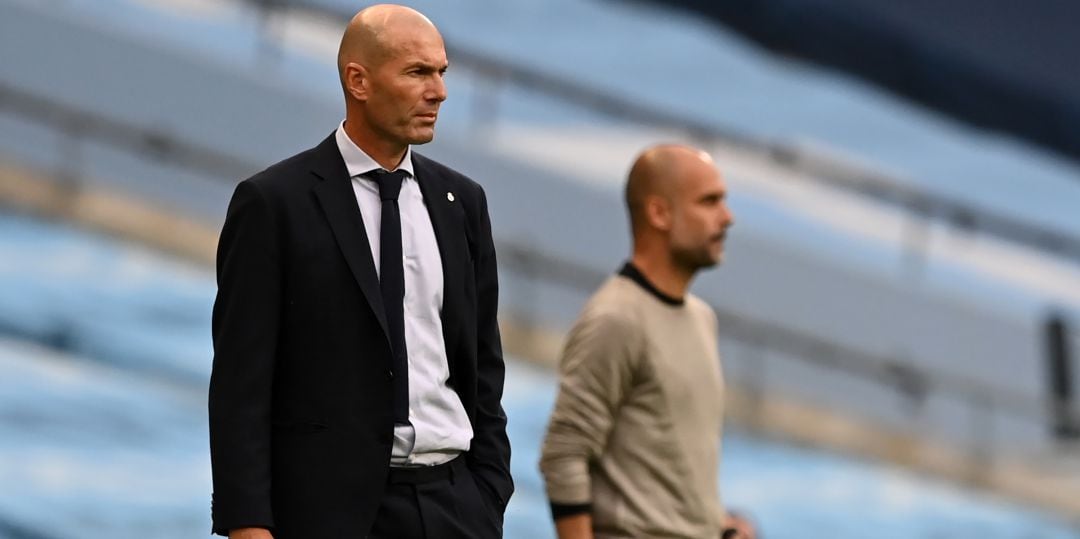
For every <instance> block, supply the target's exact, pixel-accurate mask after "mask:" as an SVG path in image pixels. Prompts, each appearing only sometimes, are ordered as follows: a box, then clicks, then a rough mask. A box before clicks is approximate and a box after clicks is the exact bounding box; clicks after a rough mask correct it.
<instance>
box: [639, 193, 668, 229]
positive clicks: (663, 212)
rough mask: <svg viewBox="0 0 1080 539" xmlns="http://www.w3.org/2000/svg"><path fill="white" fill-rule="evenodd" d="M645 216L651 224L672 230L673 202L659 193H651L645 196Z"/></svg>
mask: <svg viewBox="0 0 1080 539" xmlns="http://www.w3.org/2000/svg"><path fill="white" fill-rule="evenodd" d="M645 218H646V219H648V220H649V224H650V225H651V226H652V227H653V228H656V229H658V230H663V231H665V232H666V231H668V230H671V204H670V203H669V202H668V200H667V199H666V198H664V197H662V196H659V195H650V196H648V197H646V198H645Z"/></svg>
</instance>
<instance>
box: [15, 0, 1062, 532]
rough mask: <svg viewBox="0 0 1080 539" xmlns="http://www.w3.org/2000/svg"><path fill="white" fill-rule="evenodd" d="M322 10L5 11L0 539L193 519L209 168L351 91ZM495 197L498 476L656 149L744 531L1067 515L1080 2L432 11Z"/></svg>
mask: <svg viewBox="0 0 1080 539" xmlns="http://www.w3.org/2000/svg"><path fill="white" fill-rule="evenodd" d="M365 5H366V4H365V3H361V2H353V1H346V0H261V1H256V0H249V1H244V0H0V537H6V538H13V539H42V538H47V539H54V538H96V537H110V538H126V537H154V538H174V537H175V538H189V537H205V536H208V535H209V529H210V522H209V507H210V470H209V457H208V448H207V429H206V387H207V382H208V379H209V372H210V365H211V358H212V350H211V343H210V328H209V322H210V309H211V305H212V302H213V298H214V293H215V289H216V288H215V282H214V273H213V254H214V248H215V245H216V241H217V234H218V231H219V229H220V226H221V223H222V221H223V219H224V215H225V207H226V205H227V203H228V200H229V196H230V194H231V192H232V188H233V186H234V185H235V184H236V182H238V181H239V180H241V179H243V178H245V177H247V176H249V175H251V174H252V173H254V172H256V171H258V170H260V169H262V168H263V167H265V166H267V165H269V164H270V163H273V162H275V161H277V160H279V159H282V158H285V157H287V156H289V155H292V154H294V153H296V152H298V151H301V150H303V149H306V148H309V147H311V146H313V145H314V144H315V143H317V142H318V141H319V140H321V139H322V138H323V137H325V136H326V135H327V134H329V133H330V132H331V131H332V130H333V129H334V128H335V127H336V125H337V123H338V122H340V120H341V118H342V117H343V106H342V104H341V97H340V89H339V86H338V81H337V74H336V69H335V66H334V58H335V55H336V50H337V44H338V40H339V38H340V35H341V31H342V29H343V27H344V23H345V21H346V20H347V18H348V17H350V16H351V15H352V14H353V13H355V12H356V11H357V10H359V9H360V8H362V7H364V6H365ZM409 5H411V6H413V7H415V8H417V9H419V10H421V11H423V12H424V13H426V14H427V15H429V16H430V17H431V18H432V20H433V21H434V22H435V23H436V24H437V25H438V26H439V27H440V28H441V30H442V31H443V34H444V36H445V37H446V41H447V46H448V52H449V56H450V62H451V69H450V74H449V75H448V85H449V91H450V99H449V100H448V101H447V102H446V103H445V104H444V106H443V108H442V114H441V117H440V122H439V129H438V135H437V137H436V141H435V142H434V143H432V144H430V145H429V146H425V147H424V148H422V152H423V153H425V154H427V155H430V156H432V157H434V158H436V159H439V160H442V161H444V162H446V163H447V164H449V165H451V166H453V167H454V168H457V169H458V170H460V171H462V172H464V173H466V174H468V175H470V176H472V177H473V178H475V179H476V180H478V181H479V182H481V183H482V184H483V185H484V187H485V188H486V190H487V192H488V197H489V200H490V207H491V214H492V220H493V225H494V234H495V239H496V243H497V248H498V253H499V259H500V260H499V263H500V277H501V281H502V299H501V309H500V317H501V324H502V327H503V332H504V333H503V335H504V341H505V347H506V350H507V354H508V361H507V363H508V365H507V367H508V378H507V382H506V397H505V400H504V404H505V406H506V409H507V413H508V416H509V418H510V426H509V429H510V435H511V438H512V441H513V447H514V457H513V471H514V475H515V478H516V480H517V485H518V491H517V493H516V494H515V496H514V498H513V500H512V501H511V503H510V506H509V509H508V513H507V516H506V536H507V537H508V538H512V539H516V538H551V537H553V536H554V535H553V528H552V525H551V521H550V517H549V514H548V508H547V504H546V500H545V498H544V494H543V486H542V483H541V480H540V476H539V473H538V471H537V458H538V456H539V446H540V441H541V436H542V434H543V429H544V427H545V423H546V420H547V414H548V411H549V410H550V407H551V405H552V402H553V399H554V392H555V378H554V374H553V370H552V365H553V363H554V361H555V360H556V358H557V356H558V352H559V347H560V345H561V340H562V337H563V333H564V332H565V330H566V329H567V328H568V327H569V326H570V324H571V323H572V322H573V320H574V317H575V316H576V313H577V311H578V309H579V308H580V307H581V305H582V303H583V302H584V300H585V298H586V297H587V296H588V294H589V293H590V292H591V291H592V290H593V289H594V288H595V287H596V286H597V285H598V284H599V283H600V282H601V281H602V280H603V279H604V278H605V276H607V275H608V274H610V273H612V272H613V271H614V270H615V269H616V268H617V267H619V265H620V264H621V262H622V261H623V260H624V258H625V257H626V256H627V254H628V249H629V235H628V232H627V226H626V218H625V216H624V210H623V208H622V201H621V188H622V182H623V181H624V177H625V174H626V172H627V170H628V167H629V164H630V162H631V160H632V159H633V157H634V156H635V154H636V153H637V152H638V151H640V150H641V149H642V148H643V147H645V146H646V145H648V144H651V143H654V142H658V141H683V142H689V143H692V144H697V145H699V146H701V147H703V148H706V149H707V150H708V151H710V152H711V153H712V154H713V155H714V157H715V158H716V159H717V161H718V163H719V164H720V167H721V168H722V169H723V171H724V173H725V175H726V178H727V181H728V185H729V190H730V199H731V206H732V208H733V210H734V212H735V213H736V215H737V220H738V225H737V227H736V228H735V229H734V230H733V233H732V234H731V236H730V238H729V242H728V255H727V262H725V264H724V266H723V267H722V268H720V269H718V270H715V271H711V272H708V273H704V274H702V275H700V276H699V277H698V279H697V281H696V282H695V284H694V291H695V293H697V294H698V295H699V296H701V297H703V298H704V299H705V300H707V301H708V302H710V303H711V304H712V305H713V306H714V307H715V308H716V309H717V311H718V313H719V316H720V320H721V327H720V331H721V351H722V354H723V360H724V369H725V373H726V377H727V379H728V385H729V389H728V394H727V395H726V396H725V397H726V399H727V402H728V410H729V414H728V425H729V428H728V429H727V430H726V431H725V440H724V457H723V462H722V466H723V469H722V470H721V472H720V477H721V485H722V489H723V494H724V498H725V501H726V502H727V503H728V504H729V505H730V506H731V508H732V509H736V510H740V511H742V512H744V513H746V514H748V515H749V516H750V517H751V518H752V519H753V520H754V521H756V522H757V524H758V527H759V530H760V532H761V536H762V537H765V538H768V539H782V538H805V537H830V538H841V539H847V538H892V537H896V538H911V537H919V538H968V537H976V538H1077V537H1080V420H1078V417H1080V414H1078V409H1080V405H1077V403H1076V402H1075V397H1074V396H1075V392H1076V390H1077V385H1078V383H1080V374H1078V373H1077V371H1078V370H1080V366H1078V365H1077V364H1076V363H1077V362H1078V361H1080V359H1078V358H1077V355H1078V352H1077V350H1078V349H1080V333H1078V330H1077V324H1080V162H1078V161H1077V160H1078V159H1080V127H1078V126H1080V70H1076V69H1075V65H1074V62H1075V58H1074V55H1075V51H1076V50H1077V48H1078V47H1080V37H1078V34H1077V33H1076V32H1075V25H1076V24H1077V23H1078V22H1080V5H1077V4H1075V3H1068V2H1056V1H1051V0H1043V1H1041V2H1025V3H1017V2H1007V1H1005V0H992V1H975V0H953V1H950V2H944V3H938V2H930V1H928V0H917V1H916V0H912V1H909V2H896V3H892V2H860V1H857V0H761V1H753V2H751V1H749V0H730V1H725V2H707V1H693V0H667V1H664V0H655V1H651V2H647V1H642V2H632V1H628V0H498V1H497V0H443V1H435V0H423V1H415V2H409Z"/></svg>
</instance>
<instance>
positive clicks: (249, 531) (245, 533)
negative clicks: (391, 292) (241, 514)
mask: <svg viewBox="0 0 1080 539" xmlns="http://www.w3.org/2000/svg"><path fill="white" fill-rule="evenodd" d="M229 539H274V536H273V535H270V530H268V529H266V528H236V529H235V530H229Z"/></svg>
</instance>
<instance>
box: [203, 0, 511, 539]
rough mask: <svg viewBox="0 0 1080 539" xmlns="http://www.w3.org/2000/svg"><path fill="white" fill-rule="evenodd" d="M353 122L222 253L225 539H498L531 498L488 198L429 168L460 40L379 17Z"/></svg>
mask: <svg viewBox="0 0 1080 539" xmlns="http://www.w3.org/2000/svg"><path fill="white" fill-rule="evenodd" d="M338 68H339V71H340V75H341V83H342V87H343V89H344V93H345V105H346V107H345V108H346V114H345V121H344V122H342V124H341V125H340V126H339V127H338V129H337V131H336V132H335V133H334V134H332V135H331V136H330V137H329V138H327V139H326V140H324V141H323V142H322V143H320V144H319V145H318V146H316V147H315V148H312V149H310V150H307V151H305V152H303V153H300V154H298V155H296V156H293V157H291V158H289V159H286V160H284V161H282V162H280V163H278V164H276V165H274V166H271V167H270V168H268V169H266V170H265V171H263V172H260V173H258V174H256V175H255V176H253V177H252V178H250V179H248V180H245V181H243V182H241V183H240V184H239V185H238V186H237V188H236V192H235V194H234V195H233V199H232V201H231V203H230V205H229V210H228V214H227V216H226V218H225V225H224V228H223V229H222V232H221V240H220V244H219V247H218V266H217V269H218V295H217V300H216V302H215V304H214V318H213V334H214V366H213V375H212V378H211V382H210V397H209V410H210V453H211V460H212V466H213V481H214V496H213V511H212V512H213V521H214V523H213V530H214V532H215V533H218V534H222V535H226V534H228V535H229V536H230V537H234V538H245V539H247V538H266V537H275V538H277V539H289V538H303V539H319V538H328V539H329V538H333V539H341V538H349V537H394V538H412V537H417V538H420V537H428V538H431V537H437V538H443V537H446V538H450V537H477V538H485V537H498V536H501V534H502V532H501V529H502V515H503V511H504V510H505V507H506V503H507V501H508V500H509V498H510V495H511V493H512V492H513V483H512V481H511V478H510V469H509V464H510V446H509V441H508V439H507V437H506V416H505V415H504V413H503V410H502V405H501V404H500V400H501V398H502V390H503V377H504V365H503V359H502V350H501V345H500V339H499V332H498V328H497V325H496V309H497V303H498V283H497V275H496V264H495V250H494V245H493V243H492V239H491V227H490V222H489V220H488V212H487V202H486V199H485V196H484V192H483V189H481V187H480V186H479V185H477V184H476V183H474V182H473V181H472V180H470V179H469V178H467V177H465V176H463V175H461V174H459V173H457V172H455V171H453V170H451V169H449V168H447V167H445V166H443V165H441V164H439V163H437V162H435V161H432V160H430V159H427V158H425V157H423V156H421V155H419V154H416V153H414V152H413V151H412V145H415V144H423V143H426V142H429V141H430V140H431V139H432V138H433V136H434V128H435V120H436V117H437V114H438V111H439V105H440V104H441V103H442V101H443V100H445V99H446V86H445V85H444V82H443V75H444V73H445V71H446V68H447V60H446V53H445V50H444V47H443V41H442V37H441V36H440V35H439V32H438V31H437V30H436V28H435V26H434V25H432V23H431V22H430V21H429V20H428V19H427V18H425V17H424V16H423V15H421V14H420V13H418V12H416V11H413V10H411V9H408V8H404V7H401V6H393V5H379V6H373V7H370V8H368V9H365V10H364V11H361V12H360V13H358V14H357V15H356V17H355V18H354V19H353V20H352V21H351V22H350V24H349V26H348V28H347V29H346V31H345V34H344V37H343V38H342V42H341V50H340V52H339V55H338Z"/></svg>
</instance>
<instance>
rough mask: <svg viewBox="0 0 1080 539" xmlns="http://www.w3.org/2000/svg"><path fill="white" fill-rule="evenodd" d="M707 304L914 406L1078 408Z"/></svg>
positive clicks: (509, 259) (549, 269)
mask: <svg viewBox="0 0 1080 539" xmlns="http://www.w3.org/2000/svg"><path fill="white" fill-rule="evenodd" d="M498 252H499V263H500V265H501V266H505V267H507V268H512V269H514V270H515V272H516V273H519V274H524V275H527V276H528V277H529V278H531V279H534V280H538V281H544V282H548V283H553V284H558V285H561V286H565V287H568V288H571V289H574V290H577V291H580V292H585V293H588V292H591V291H594V290H595V289H596V288H597V287H598V286H599V285H600V284H601V283H602V282H603V281H604V279H606V278H608V277H609V276H610V275H611V272H605V271H600V270H597V269H595V268H591V267H589V266H585V265H582V264H579V263H576V262H572V261H569V260H566V259H562V258H559V257H558V256H556V255H553V254H551V253H544V252H541V251H539V250H537V249H536V248H535V247H531V246H523V245H520V244H515V243H509V242H500V243H499V245H498ZM706 299H707V298H706ZM709 303H710V306H711V307H712V308H713V310H714V311H715V312H716V314H717V318H718V321H719V329H720V333H721V334H723V335H724V336H725V337H728V338H731V339H734V340H735V341H738V342H741V343H745V344H750V345H752V346H757V347H761V348H765V349H768V350H771V351H775V352H781V353H785V354H788V355H789V356H791V357H792V358H795V359H796V360H798V361H804V362H806V363H812V364H814V365H817V366H819V367H823V368H828V369H832V370H837V371H841V372H844V373H845V374H849V375H852V376H855V377H857V378H860V379H862V380H866V381H870V382H875V383H877V384H879V385H884V386H886V387H889V388H891V389H893V390H895V391H896V392H897V393H899V394H901V395H903V396H905V397H907V398H909V399H911V400H913V401H916V402H921V401H923V400H924V399H925V398H926V397H927V396H928V395H930V394H932V393H937V394H941V395H946V396H952V397H955V398H958V399H960V400H962V401H964V402H966V403H971V404H973V405H977V406H989V407H993V408H994V409H999V410H1003V411H1007V412H1009V413H1010V414H1011V415H1013V416H1015V417H1017V418H1023V419H1026V420H1029V421H1033V422H1039V423H1044V422H1046V421H1047V420H1048V418H1050V417H1052V416H1050V414H1051V413H1053V412H1057V411H1065V412H1066V413H1068V414H1069V415H1070V416H1071V417H1074V418H1078V419H1080V410H1077V409H1070V408H1069V406H1068V404H1067V403H1066V402H1064V401H1060V400H1055V399H1052V398H1048V399H1046V400H1043V399H1038V398H1033V397H1031V396H1029V395H1025V394H1022V393H1019V392H1017V391H1015V390H1010V389H1008V388H1001V387H993V386H990V385H988V384H985V383H982V382H978V381H975V380H972V379H970V378H966V377H963V376H958V375H955V374H952V373H948V372H945V371H940V370H934V369H928V368H926V367H918V366H914V365H911V364H910V363H909V362H905V361H903V360H902V359H901V358H897V357H892V356H887V355H882V354H875V353H871V352H867V351H864V350H859V349H856V348H853V347H851V346H848V345H845V344H841V343H838V342H835V341H830V340H827V339H823V338H821V337H818V336H815V335H812V334H809V333H805V332H802V331H799V330H795V329H791V328H789V327H786V326H782V325H780V324H777V323H775V322H771V321H766V320H761V319H755V318H751V317H748V316H745V315H742V314H738V313H736V312H734V311H732V310H730V309H727V308H725V307H723V306H721V305H718V304H716V303H715V302H709Z"/></svg>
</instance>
